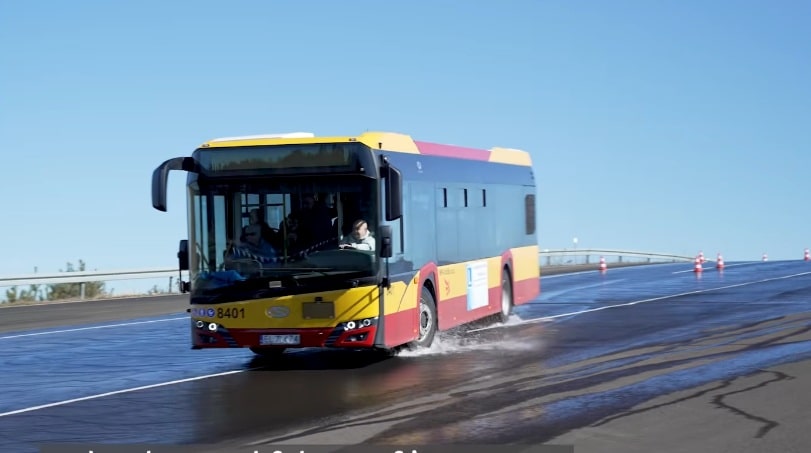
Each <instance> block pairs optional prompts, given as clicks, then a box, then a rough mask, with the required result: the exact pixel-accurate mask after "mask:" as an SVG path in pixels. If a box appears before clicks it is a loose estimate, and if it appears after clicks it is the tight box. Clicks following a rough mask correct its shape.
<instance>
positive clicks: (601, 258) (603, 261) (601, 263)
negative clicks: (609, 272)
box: [600, 256, 608, 272]
mask: <svg viewBox="0 0 811 453" xmlns="http://www.w3.org/2000/svg"><path fill="white" fill-rule="evenodd" d="M606 269H608V266H606V264H605V258H604V257H602V256H601V257H600V271H601V272H605V270H606Z"/></svg>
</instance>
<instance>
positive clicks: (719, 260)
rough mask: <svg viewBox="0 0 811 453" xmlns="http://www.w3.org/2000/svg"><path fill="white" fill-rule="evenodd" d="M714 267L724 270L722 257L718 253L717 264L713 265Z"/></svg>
mask: <svg viewBox="0 0 811 453" xmlns="http://www.w3.org/2000/svg"><path fill="white" fill-rule="evenodd" d="M715 267H716V268H718V269H723V268H724V257H723V256H721V254H720V253H719V254H718V262H717V264H716V265H715Z"/></svg>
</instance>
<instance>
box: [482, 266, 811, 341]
mask: <svg viewBox="0 0 811 453" xmlns="http://www.w3.org/2000/svg"><path fill="white" fill-rule="evenodd" d="M803 275H811V272H801V273H799V274H792V275H784V276H782V277H772V278H766V279H763V280H756V281H752V282H744V283H738V284H735V285H727V286H719V287H718V288H709V289H700V290H696V291H688V292H686V293H679V294H670V295H667V296H660V297H653V298H651V299H642V300H636V301H633V302H627V303H624V304H617V305H605V306H602V307H597V308H589V309H588V310H579V311H573V312H571V313H561V314H558V315H551V316H544V317H542V318H533V319H527V320H521V321H519V322H516V323H512V324H509V325H504V324H498V325H494V326H487V327H482V328H479V329H473V330H468V331H467V332H468V333H472V332H481V331H483V330H490V329H498V328H501V327H513V326H522V325H527V324H536V323H540V322H544V321H549V320H552V319H557V318H565V317H567V316H575V315H581V314H583V313H591V312H594V311H600V310H608V309H609V308H619V307H630V306H631V305H637V304H643V303H646V302H655V301H657V300H664V299H672V298H674V297H681V296H689V295H691V294H701V293H708V292H712V291H719V290H722V289H729V288H737V287H740V286H749V285H755V284H757V283H766V282H771V281H775V280H784V279H787V278H794V277H800V276H803ZM538 305H543V302H539V303H538Z"/></svg>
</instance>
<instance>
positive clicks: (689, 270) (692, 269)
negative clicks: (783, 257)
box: [673, 261, 760, 274]
mask: <svg viewBox="0 0 811 453" xmlns="http://www.w3.org/2000/svg"><path fill="white" fill-rule="evenodd" d="M715 264H716V263H711V262H709V261H707V262H705V263H704V264H703V265H702V266H701V267H702V269H704V270H708V269H715V270H716V271H717V270H718V269H716V267H715ZM752 264H760V261H752V262H748V263H736V264H725V265H724V269H726V268H729V267H738V266H751V265H752ZM705 266H706V267H705ZM685 272H695V264H693V267H691V268H690V269H685V270H681V271H675V272H673V273H674V274H683V273H685Z"/></svg>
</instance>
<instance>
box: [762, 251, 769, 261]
mask: <svg viewBox="0 0 811 453" xmlns="http://www.w3.org/2000/svg"><path fill="white" fill-rule="evenodd" d="M763 261H769V255H767V254H765V253H764V254H763Z"/></svg>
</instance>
